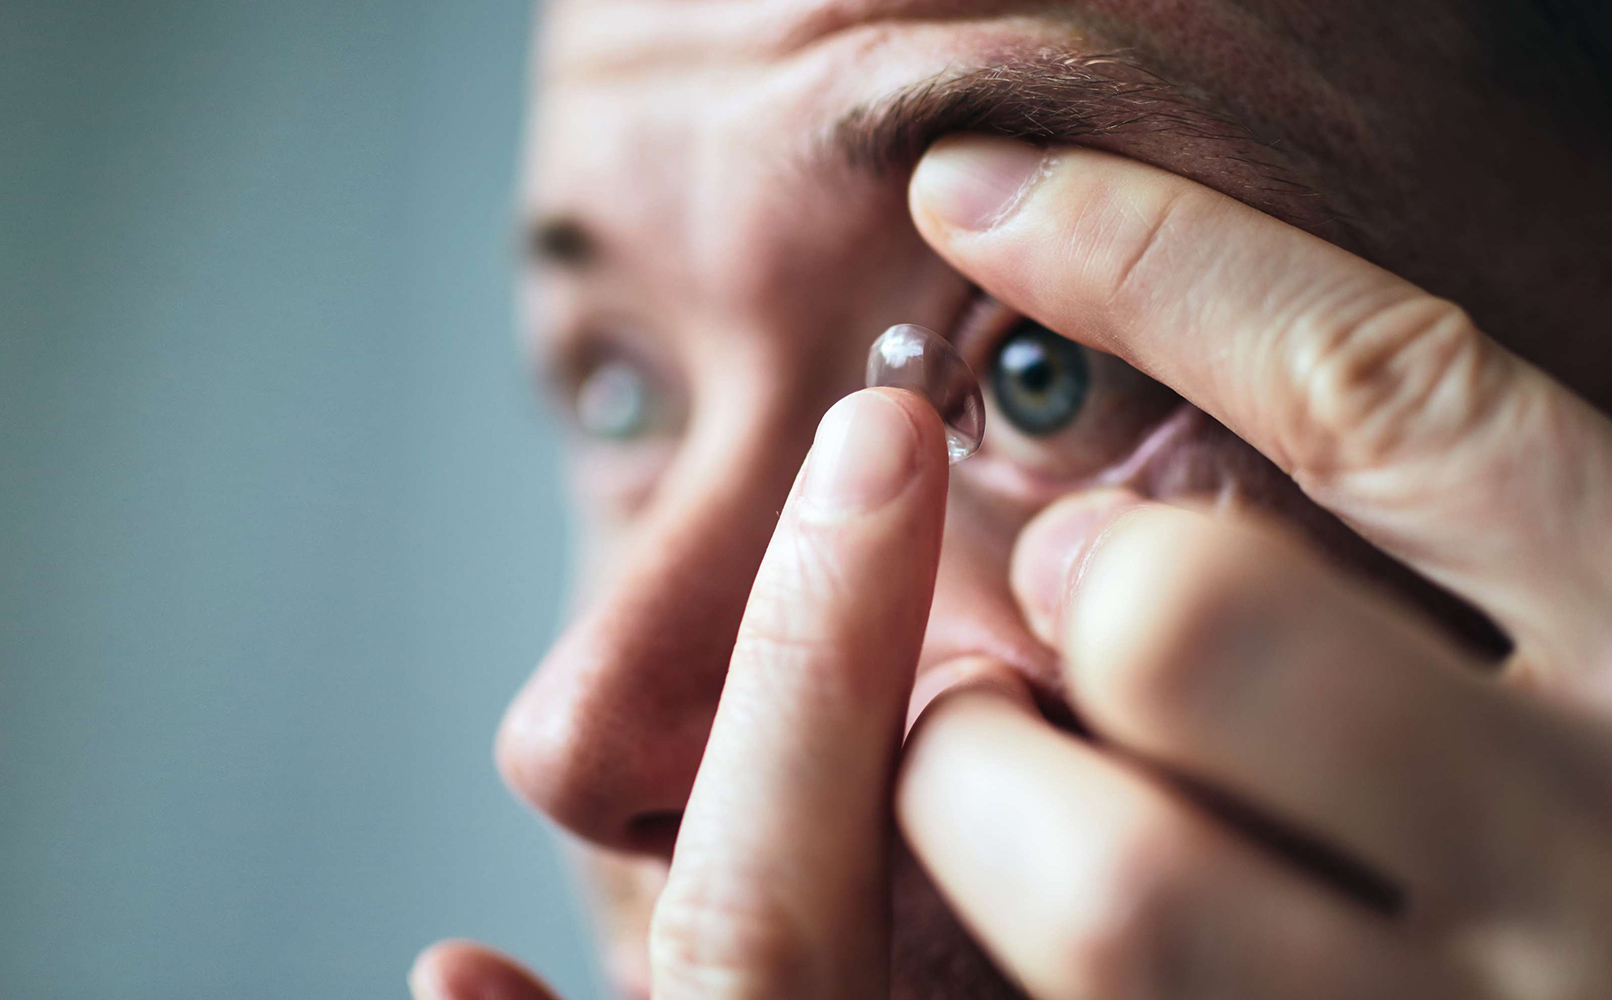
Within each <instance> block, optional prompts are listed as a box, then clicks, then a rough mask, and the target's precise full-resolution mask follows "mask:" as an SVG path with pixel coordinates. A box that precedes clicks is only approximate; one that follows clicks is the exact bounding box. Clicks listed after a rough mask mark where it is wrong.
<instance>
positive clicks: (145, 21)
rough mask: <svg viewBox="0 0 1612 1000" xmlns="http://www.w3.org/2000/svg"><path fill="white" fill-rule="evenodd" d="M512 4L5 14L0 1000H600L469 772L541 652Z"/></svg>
mask: <svg viewBox="0 0 1612 1000" xmlns="http://www.w3.org/2000/svg"><path fill="white" fill-rule="evenodd" d="M530 17H531V12H530V10H529V8H528V6H527V4H526V3H525V2H523V0H472V2H467V0H454V2H451V3H446V2H435V3H432V2H423V0H416V2H386V3H382V2H378V0H276V2H273V3H267V2H261V0H178V2H175V0H166V2H161V3H157V2H148V3H134V2H126V3H90V2H85V0H74V2H62V0H56V2H35V0H4V2H0V996H4V997H5V998H7V1000H10V998H30V1000H31V998H56V997H64V998H65V997H72V998H77V997H83V998H109V997H117V998H130V997H138V998H144V997H152V998H164V1000H171V998H188V997H275V998H281V997H286V998H289V997H297V998H304V997H331V998H338V997H339V998H354V997H366V998H368V997H385V996H402V995H404V987H403V975H404V972H405V970H406V968H407V966H408V964H409V961H410V959H411V957H412V956H413V954H414V953H415V951H416V950H417V949H418V948H419V947H421V946H422V945H424V944H426V943H428V942H429V941H431V940H432V939H434V938H436V937H439V936H443V935H466V936H474V937H479V938H482V939H484V940H488V941H490V942H492V943H494V944H496V945H499V946H502V947H505V948H508V949H510V950H512V951H514V952H516V953H517V954H519V955H521V956H522V957H523V958H526V959H528V960H530V961H532V962H533V963H534V964H535V965H537V966H539V967H540V968H542V969H543V970H544V971H545V972H547V973H549V974H550V976H551V978H552V980H553V981H554V982H555V983H556V984H557V985H558V986H560V987H562V988H564V989H565V990H566V991H567V994H568V996H570V997H572V998H581V997H586V996H591V995H593V994H592V991H591V989H590V988H589V982H590V975H591V973H590V971H589V968H588V965H587V959H586V958H585V957H584V956H585V949H584V941H583V937H582V931H581V929H580V925H579V922H578V921H577V919H576V917H575V914H574V912H573V908H572V904H571V901H570V889H569V887H568V885H567V884H566V882H565V881H564V879H563V877H562V876H561V874H560V872H559V869H558V868H557V865H556V863H555V860H554V857H553V854H552V849H551V844H550V841H549V839H548V836H547V834H545V833H543V832H542V831H541V830H540V828H539V827H538V825H537V824H536V822H534V820H533V819H532V818H531V817H530V816H529V815H527V814H526V813H525V811H524V810H523V809H522V808H521V807H519V806H518V805H516V804H515V803H514V801H513V800H512V799H511V798H510V797H509V796H508V795H507V794H506V792H505V791H504V790H503V788H502V787H501V786H500V785H499V783H498V780H497V777H496V775H495V773H494V771H493V768H492V765H491V763H490V744H491V736H492V732H493V727H494V725H495V723H496V720H497V717H498V714H499V712H500V710H501V708H502V706H503V704H504V702H505V700H506V699H507V697H508V696H509V694H510V693H511V692H512V691H513V689H514V688H515V686H516V685H517V684H518V683H519V681H520V680H521V678H522V677H523V676H524V675H525V674H526V672H527V670H528V669H529V667H530V665H531V663H532V662H534V661H535V660H536V658H537V657H538V655H539V654H540V653H541V651H542V648H543V646H544V644H545V643H546V641H547V639H548V638H549V636H550V635H551V632H552V630H553V628H554V626H555V610H554V609H555V608H556V606H557V604H558V600H559V597H558V595H559V583H560V578H561V573H562V568H563V562H564V551H563V540H564V526H563V522H562V520H561V516H560V514H559V484H558V482H557V480H556V474H555V471H554V461H555V456H554V449H553V446H552V444H551V438H550V434H549V432H548V430H547V429H546V425H545V424H544V423H543V415H542V410H541V407H540V406H539V405H538V404H537V403H535V402H534V401H533V400H532V399H531V394H530V392H529V390H528V389H527V386H526V382H525V376H524V375H523V374H522V372H521V370H520V367H519V361H518V358H517V355H516V351H515V349H514V347H513V344H512V340H511V335H510V323H511V321H510V317H509V281H510V246H511V242H512V241H511V238H510V233H511V225H510V219H509V205H510V200H511V198H510V188H511V183H512V178H513V172H514V166H515V148H516V142H517V132H518V124H519V118H520V110H521V103H522V93H521V90H522V81H523V79H524V66H523V63H524V57H525V47H526V39H527V32H528V22H529V20H530Z"/></svg>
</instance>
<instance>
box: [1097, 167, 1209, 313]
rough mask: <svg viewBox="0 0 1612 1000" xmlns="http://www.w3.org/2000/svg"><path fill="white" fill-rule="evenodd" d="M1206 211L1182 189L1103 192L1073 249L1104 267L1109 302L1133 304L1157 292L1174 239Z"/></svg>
mask: <svg viewBox="0 0 1612 1000" xmlns="http://www.w3.org/2000/svg"><path fill="white" fill-rule="evenodd" d="M1201 209H1202V204H1201V201H1200V199H1199V198H1198V197H1197V196H1196V194H1195V193H1194V192H1192V191H1190V190H1188V189H1185V188H1181V187H1175V186H1172V187H1170V188H1168V189H1165V190H1163V191H1155V192H1147V193H1144V194H1138V193H1137V192H1136V191H1134V190H1130V189H1118V188H1100V189H1099V190H1098V191H1097V192H1095V193H1094V196H1093V201H1092V203H1091V204H1090V208H1089V210H1088V211H1087V212H1086V213H1085V214H1084V216H1083V220H1084V222H1085V225H1084V226H1082V227H1081V231H1080V232H1079V233H1077V234H1076V237H1075V242H1074V244H1073V245H1074V246H1075V247H1077V248H1084V249H1082V251H1081V253H1082V255H1094V256H1091V257H1088V259H1092V260H1096V261H1100V262H1101V264H1100V268H1099V273H1103V274H1104V275H1105V280H1104V284H1106V285H1107V289H1108V292H1107V298H1108V301H1109V302H1110V303H1111V304H1113V303H1121V302H1125V301H1129V300H1131V299H1133V298H1135V297H1136V296H1138V295H1146V294H1148V290H1149V289H1151V288H1154V287H1156V286H1157V283H1156V282H1155V281H1154V280H1153V277H1152V275H1153V274H1154V272H1155V271H1156V269H1157V268H1159V267H1168V266H1169V261H1168V257H1169V255H1170V248H1171V246H1172V240H1171V236H1172V234H1173V233H1175V232H1177V231H1181V230H1182V229H1183V227H1185V226H1190V225H1191V224H1192V222H1191V218H1190V217H1191V216H1192V215H1194V214H1195V213H1196V212H1198V211H1201Z"/></svg>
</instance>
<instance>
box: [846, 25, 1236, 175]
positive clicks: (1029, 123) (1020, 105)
mask: <svg viewBox="0 0 1612 1000" xmlns="http://www.w3.org/2000/svg"><path fill="white" fill-rule="evenodd" d="M952 132H983V133H987V134H991V135H999V136H1003V137H1006V138H1012V139H1027V140H1030V141H1033V142H1039V143H1046V144H1052V143H1064V142H1073V141H1076V140H1079V139H1083V138H1088V137H1091V136H1105V135H1116V134H1121V133H1135V132H1155V133H1169V134H1172V135H1179V136H1182V137H1186V138H1194V139H1223V140H1228V141H1241V142H1244V143H1248V142H1253V141H1255V138H1254V136H1253V134H1252V133H1251V132H1250V131H1249V129H1248V128H1246V127H1245V126H1243V125H1242V124H1240V123H1239V122H1238V121H1237V120H1236V119H1234V118H1232V117H1231V116H1230V115H1228V114H1225V113H1223V112H1219V111H1216V110H1215V109H1213V108H1212V107H1211V106H1210V105H1209V104H1208V103H1207V102H1206V101H1204V100H1201V99H1198V98H1196V97H1195V96H1192V95H1189V94H1188V93H1187V92H1186V91H1185V90H1184V89H1183V88H1180V87H1178V86H1176V85H1174V84H1172V83H1170V82H1168V81H1167V80H1165V79H1164V78H1163V77H1161V76H1159V75H1157V74H1155V73H1153V72H1152V71H1150V70H1148V69H1146V68H1145V67H1143V66H1141V65H1140V64H1139V63H1138V62H1136V61H1135V59H1134V58H1133V57H1132V56H1131V55H1130V54H1128V53H1124V52H1114V53H1106V54H1100V55H1083V56H1073V55H1068V54H1064V53H1056V52H1043V53H1040V54H1038V55H1036V56H1033V57H1029V58H1024V59H1014V60H1009V61H1006V62H1002V63H1000V64H997V65H992V66H987V67H983V68H980V69H974V70H969V71H964V72H961V73H955V72H954V73H951V74H942V75H940V76H937V77H932V78H930V79H928V80H923V81H920V82H918V83H915V84H910V85H908V86H906V87H903V88H901V89H899V90H897V91H895V92H894V93H892V94H889V95H886V96H884V97H882V98H880V99H878V100H876V101H874V102H871V103H869V104H863V105H860V106H858V107H856V108H853V109H852V110H851V111H849V112H848V113H846V114H845V115H843V116H841V117H840V119H839V120H838V121H837V122H835V123H834V125H833V126H831V128H830V129H829V132H828V136H827V146H828V147H829V150H830V152H831V154H832V155H835V156H837V157H838V158H839V159H840V160H841V161H842V162H846V163H848V164H850V165H852V166H854V167H858V168H862V169H867V170H871V171H873V172H875V173H881V174H882V173H889V172H893V171H898V170H907V169H910V168H911V167H912V166H913V165H914V164H916V162H917V160H918V158H919V157H920V156H921V155H922V154H923V152H924V150H925V149H927V148H929V146H930V145H931V144H932V143H934V142H935V141H936V140H937V139H939V138H940V137H941V136H943V135H946V134H948V133H952Z"/></svg>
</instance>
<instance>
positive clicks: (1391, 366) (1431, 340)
mask: <svg viewBox="0 0 1612 1000" xmlns="http://www.w3.org/2000/svg"><path fill="white" fill-rule="evenodd" d="M1328 312H1329V314H1330V313H1331V312H1332V310H1330V309H1329V310H1328ZM1288 342H1289V343H1290V345H1291V347H1290V348H1289V350H1288V352H1287V363H1288V366H1289V371H1288V377H1289V384H1291V385H1292V386H1294V388H1295V389H1296V393H1295V394H1294V397H1293V405H1294V406H1295V408H1296V410H1297V412H1296V414H1295V416H1296V417H1297V419H1296V420H1292V421H1287V422H1284V426H1287V427H1289V428H1290V429H1291V437H1290V439H1289V440H1288V441H1286V442H1285V443H1284V445H1283V451H1284V452H1285V454H1283V455H1280V456H1276V457H1277V460H1278V462H1279V463H1280V464H1282V465H1283V466H1284V467H1285V468H1287V469H1288V471H1289V472H1291V473H1293V474H1294V475H1295V476H1296V477H1300V478H1301V482H1302V481H1304V479H1309V480H1312V481H1324V480H1326V479H1327V478H1329V477H1332V476H1335V475H1337V474H1338V473H1339V472H1341V471H1345V470H1350V469H1362V468H1373V467H1379V466H1381V465H1384V464H1387V463H1389V462H1391V461H1393V460H1394V458H1395V457H1396V455H1398V454H1400V453H1401V449H1402V447H1403V446H1404V445H1405V444H1406V443H1407V442H1408V441H1414V442H1415V444H1416V447H1417V449H1418V450H1419V451H1425V450H1433V449H1439V448H1442V447H1444V446H1446V445H1448V444H1449V443H1451V442H1453V441H1455V440H1457V439H1458V438H1459V437H1460V436H1461V435H1463V434H1465V433H1466V432H1467V431H1468V430H1470V428H1471V426H1472V424H1473V423H1474V422H1475V421H1476V420H1478V419H1480V418H1481V417H1482V416H1483V415H1484V413H1485V411H1486V403H1487V402H1488V398H1489V390H1490V388H1491V387H1492V385H1493V381H1492V379H1490V378H1489V377H1488V376H1489V375H1491V374H1492V371H1493V363H1494V360H1495V355H1494V352H1493V351H1492V350H1491V349H1490V347H1489V343H1488V341H1487V340H1486V339H1485V338H1484V337H1483V335H1482V334H1480V333H1479V332H1478V330H1477V327H1476V326H1475V325H1474V324H1473V322H1472V319H1471V317H1469V316H1468V315H1467V313H1466V312H1465V311H1464V310H1462V309H1461V308H1460V307H1459V306H1457V305H1456V304H1454V303H1453V302H1449V301H1447V300H1444V299H1439V298H1435V297H1433V296H1430V295H1417V296H1414V297H1412V298H1408V299H1396V300H1394V301H1392V302H1388V303H1385V304H1381V305H1377V306H1375V307H1373V308H1371V309H1369V310H1366V311H1365V312H1364V313H1363V314H1362V315H1360V316H1356V317H1352V318H1349V319H1347V320H1345V321H1342V322H1340V321H1338V320H1336V319H1335V318H1333V317H1332V316H1331V315H1328V316H1326V317H1322V316H1320V315H1319V310H1311V311H1309V312H1308V313H1307V314H1306V315H1304V316H1303V317H1301V318H1300V319H1298V320H1297V321H1295V323H1294V324H1293V327H1292V329H1291V330H1290V331H1289V333H1288Z"/></svg>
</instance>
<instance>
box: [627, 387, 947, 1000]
mask: <svg viewBox="0 0 1612 1000" xmlns="http://www.w3.org/2000/svg"><path fill="white" fill-rule="evenodd" d="M946 470H947V465H946V450H945V441H944V432H943V430H942V427H941V423H940V419H939V417H938V416H937V415H936V414H935V411H934V410H933V409H932V408H931V407H930V406H929V404H928V403H926V402H924V400H923V399H922V398H921V397H919V396H917V395H914V394H912V393H910V392H904V391H899V390H891V389H873V390H867V391H864V392H859V393H856V394H854V395H852V396H850V397H847V398H846V399H844V400H842V401H840V402H839V403H837V404H836V405H835V406H834V407H833V408H832V409H830V410H829V412H828V414H827V415H826V416H825V417H824V418H823V422H822V424H821V426H820V427H819V428H818V432H817V439H816V441H815V443H814V444H813V445H812V451H811V454H810V456H808V458H807V461H806V467H805V471H804V473H803V475H802V477H801V481H799V482H797V484H796V487H795V490H794V492H793V494H792V495H791V497H790V499H789V502H788V504H787V505H786V506H785V509H784V512H783V515H782V517H781V519H780V521H779V524H778V528H777V530H776V531H775V533H774V535H773V538H772V542H771V544H770V545H769V546H768V548H767V553H766V555H765V556H764V557H763V559H762V563H761V567H760V569H759V571H758V572H757V575H756V581H755V586H754V588H753V590H752V591H751V595H750V599H749V603H748V604H747V606H746V608H745V614H744V619H743V621H742V623H741V625H740V628H739V635H738V639H737V641H736V643H735V645H734V650H733V658H732V661H731V663H730V665H729V668H728V676H727V681H726V684H725V686H724V688H723V691H722V698H721V701H720V703H719V704H718V707H717V712H716V719H715V721H714V722H713V724H712V729H711V736H710V740H709V742H708V743H707V744H706V750H705V756H704V758H703V759H702V761H701V764H700V770H699V774H698V776H697V777H696V778H695V781H694V788H693V791H692V792H691V793H690V797H689V801H688V808H687V810H686V813H685V816H684V819H683V823H682V827H681V829H680V831H679V834H678V839H677V846H676V849H675V852H674V855H673V858H672V866H671V871H670V873H669V875H668V880H667V885H666V888H665V890H664V891H663V892H662V894H661V898H660V902H659V904H658V905H657V907H656V911H655V916H654V919H653V922H652V925H651V929H650V961H651V965H652V969H653V976H654V980H655V996H656V998H657V1000H668V998H680V997H689V998H696V997H697V998H700V1000H721V998H739V997H745V998H750V997H762V996H796V997H834V998H841V997H843V998H848V1000H856V998H868V1000H872V998H881V1000H882V998H884V997H887V996H888V986H887V979H888V963H889V959H888V954H887V934H888V918H887V915H886V913H885V910H886V908H887V906H888V902H887V901H888V884H887V880H886V870H885V850H886V845H887V843H888V840H889V834H890V826H891V820H890V785H891V780H892V774H893V772H894V762H895V754H896V750H897V747H898V746H899V743H900V738H901V732H902V723H903V722H904V720H905V713H906V708H907V701H908V696H909V693H910V691H911V688H912V677H913V670H914V668H915V666H916V664H917V662H918V652H919V647H920V645H921V644H922V642H923V633H924V627H925V624H926V622H927V620H928V614H929V604H930V598H931V595H932V593H933V590H934V580H935V571H936V567H937V565H938V563H939V559H940V538H941V529H942V524H943V520H944V514H945V501H946V479H947V475H946ZM677 668H678V665H677V664H676V663H668V664H666V665H665V669H668V670H675V669H677Z"/></svg>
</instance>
